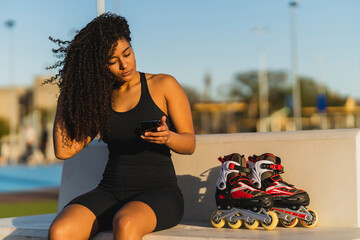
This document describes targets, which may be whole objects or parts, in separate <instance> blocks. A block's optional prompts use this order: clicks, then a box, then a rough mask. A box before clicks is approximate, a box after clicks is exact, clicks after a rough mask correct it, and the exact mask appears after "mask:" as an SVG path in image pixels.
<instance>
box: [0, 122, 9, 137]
mask: <svg viewBox="0 0 360 240" xmlns="http://www.w3.org/2000/svg"><path fill="white" fill-rule="evenodd" d="M9 132H10V128H9V121H8V120H6V119H3V118H0V138H1V137H3V136H4V135H7V134H9Z"/></svg>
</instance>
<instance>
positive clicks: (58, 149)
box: [53, 111, 92, 160]
mask: <svg viewBox="0 0 360 240" xmlns="http://www.w3.org/2000/svg"><path fill="white" fill-rule="evenodd" d="M63 125H64V124H63V123H62V122H61V120H60V117H59V112H58V111H56V116H55V121H54V128H53V141H54V151H55V156H56V157H57V158H58V159H62V160H65V159H68V158H71V157H73V156H75V155H76V154H77V153H78V152H80V151H81V150H82V149H83V148H84V147H86V146H87V145H88V144H89V143H90V142H91V141H92V138H91V137H88V139H87V141H86V144H85V145H84V144H83V143H79V142H76V141H75V140H72V141H69V144H66V145H65V144H64V136H67V134H66V131H65V129H64V126H63Z"/></svg>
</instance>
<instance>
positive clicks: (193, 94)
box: [182, 86, 201, 109]
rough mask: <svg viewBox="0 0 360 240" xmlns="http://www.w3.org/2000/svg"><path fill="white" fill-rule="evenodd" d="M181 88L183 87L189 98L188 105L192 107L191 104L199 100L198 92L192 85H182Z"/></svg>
mask: <svg viewBox="0 0 360 240" xmlns="http://www.w3.org/2000/svg"><path fill="white" fill-rule="evenodd" d="M182 88H183V89H184V92H185V93H186V96H187V97H188V99H189V103H190V107H191V109H192V107H193V105H194V104H195V103H197V102H199V101H200V98H201V97H200V94H199V93H198V91H196V89H194V88H192V87H189V86H182Z"/></svg>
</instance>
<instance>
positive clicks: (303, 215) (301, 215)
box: [298, 214, 306, 220]
mask: <svg viewBox="0 0 360 240" xmlns="http://www.w3.org/2000/svg"><path fill="white" fill-rule="evenodd" d="M298 218H301V219H304V220H306V215H305V214H298Z"/></svg>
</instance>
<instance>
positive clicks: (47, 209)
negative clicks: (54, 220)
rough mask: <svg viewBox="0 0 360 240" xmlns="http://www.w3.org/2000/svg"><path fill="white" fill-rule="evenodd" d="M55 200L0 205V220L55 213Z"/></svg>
mask: <svg viewBox="0 0 360 240" xmlns="http://www.w3.org/2000/svg"><path fill="white" fill-rule="evenodd" d="M57 203H58V201H57V200H43V201H37V202H15V203H1V204H0V218H7V217H20V216H29V215H39V214H49V213H56V210H57Z"/></svg>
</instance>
